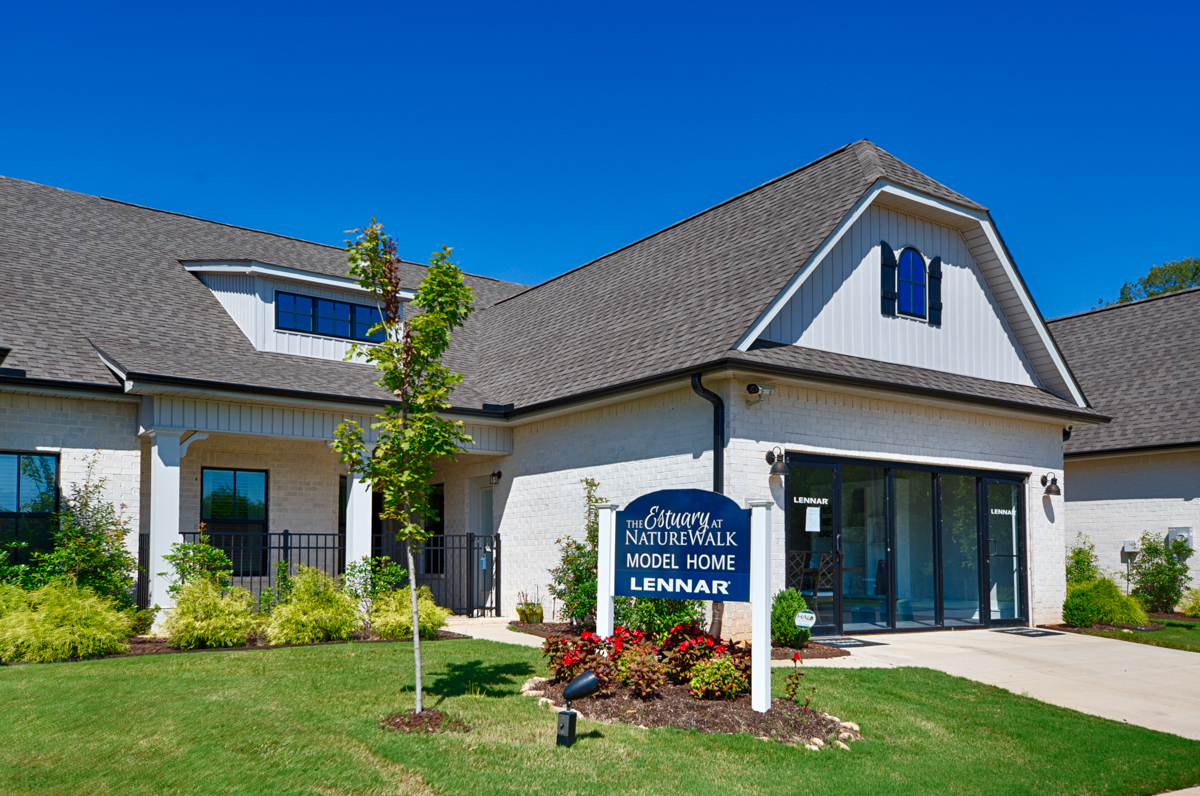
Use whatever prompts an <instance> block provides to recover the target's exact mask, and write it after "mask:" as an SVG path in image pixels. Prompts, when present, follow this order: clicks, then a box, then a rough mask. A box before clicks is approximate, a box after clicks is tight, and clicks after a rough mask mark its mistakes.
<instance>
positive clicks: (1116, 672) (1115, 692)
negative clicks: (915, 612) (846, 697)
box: [774, 630, 1200, 740]
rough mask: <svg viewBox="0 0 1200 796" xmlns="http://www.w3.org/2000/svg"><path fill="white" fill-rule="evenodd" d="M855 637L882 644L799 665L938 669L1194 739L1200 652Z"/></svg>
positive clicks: (974, 638)
mask: <svg viewBox="0 0 1200 796" xmlns="http://www.w3.org/2000/svg"><path fill="white" fill-rule="evenodd" d="M861 638H863V639H864V640H867V641H880V642H883V645H882V646H878V647H857V648H854V649H851V650H850V657H849V658H826V659H822V660H813V661H807V662H806V664H805V665H806V666H821V667H830V668H857V667H885V668H893V667H897V666H920V667H925V668H928V669H937V670H938V671H942V672H946V673H947V674H952V675H956V676H958V677H966V678H968V679H971V680H976V681H978V682H981V683H988V684H989V685H995V686H999V687H1001V688H1004V689H1007V690H1009V691H1012V692H1013V693H1016V694H1024V695H1026V696H1030V697H1033V698H1034V699H1038V700H1041V701H1042V702H1049V703H1050V704H1052V705H1060V706H1062V707H1065V708H1071V709H1072V710H1078V711H1080V712H1083V713H1090V714H1092V715H1094V716H1103V717H1104V718H1106V719H1113V720H1114V721H1124V722H1128V723H1129V724H1138V725H1141V726H1142V727H1149V728H1150V729H1153V730H1161V731H1163V732H1169V733H1174V734H1175V735H1182V736H1183V737H1185V738H1192V739H1195V740H1200V653H1196V652H1185V651H1183V650H1172V649H1165V648H1162V647H1151V646H1149V645H1147V644H1136V643H1133V642H1129V641H1116V640H1114V639H1107V638H1100V637H1097V636H1084V635H1080V634H1078V633H1063V634H1062V635H1057V636H1043V637H1037V638H1034V637H1026V636H1020V635H1016V634H1013V633H999V632H996V631H989V630H965V631H954V632H931V633H906V634H890V635H881V636H875V635H872V636H864V637H861ZM774 665H782V666H791V662H790V661H775V662H774Z"/></svg>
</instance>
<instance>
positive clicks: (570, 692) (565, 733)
mask: <svg viewBox="0 0 1200 796" xmlns="http://www.w3.org/2000/svg"><path fill="white" fill-rule="evenodd" d="M599 690H600V681H599V680H597V679H596V675H595V673H594V672H584V673H583V674H581V675H579V676H578V677H576V678H575V679H574V680H572V681H571V682H569V683H567V687H566V688H564V689H563V699H565V700H566V701H567V709H566V710H564V711H561V712H560V713H559V714H558V745H559V746H570V745H571V744H573V743H575V716H576V713H575V711H573V710H571V702H572V701H574V700H576V699H584V698H585V697H590V696H591V695H592V694H594V693H596V692H597V691H599Z"/></svg>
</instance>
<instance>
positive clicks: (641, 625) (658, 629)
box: [614, 597, 704, 638]
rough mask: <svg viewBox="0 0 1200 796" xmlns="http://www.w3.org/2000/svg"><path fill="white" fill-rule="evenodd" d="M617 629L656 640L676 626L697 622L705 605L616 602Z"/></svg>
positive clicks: (652, 599)
mask: <svg viewBox="0 0 1200 796" xmlns="http://www.w3.org/2000/svg"><path fill="white" fill-rule="evenodd" d="M615 603H616V605H615V608H616V616H615V617H614V618H615V619H616V621H617V624H618V625H621V626H622V627H628V628H633V629H635V630H640V631H642V632H643V633H645V634H646V635H647V636H650V637H652V638H658V637H659V636H662V635H664V634H665V633H667V632H668V631H669V630H670V629H671V628H673V627H675V626H676V625H684V624H689V623H693V622H699V621H700V619H701V618H703V616H704V603H702V602H700V601H699V600H664V599H659V598H656V597H637V598H634V597H626V598H618V599H617V600H616V601H615Z"/></svg>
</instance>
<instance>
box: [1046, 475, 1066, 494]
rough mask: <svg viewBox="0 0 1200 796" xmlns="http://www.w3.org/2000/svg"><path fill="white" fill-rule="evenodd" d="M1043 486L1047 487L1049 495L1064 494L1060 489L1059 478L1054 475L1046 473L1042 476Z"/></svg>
mask: <svg viewBox="0 0 1200 796" xmlns="http://www.w3.org/2000/svg"><path fill="white" fill-rule="evenodd" d="M1042 486H1044V487H1046V494H1047V495H1061V494H1062V490H1061V489H1059V488H1058V476H1056V475H1055V474H1054V473H1046V474H1045V475H1043V476H1042Z"/></svg>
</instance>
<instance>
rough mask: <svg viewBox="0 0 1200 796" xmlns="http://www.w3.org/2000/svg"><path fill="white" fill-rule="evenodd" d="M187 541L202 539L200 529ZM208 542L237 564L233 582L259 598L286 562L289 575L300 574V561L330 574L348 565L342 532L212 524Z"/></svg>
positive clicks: (208, 531)
mask: <svg viewBox="0 0 1200 796" xmlns="http://www.w3.org/2000/svg"><path fill="white" fill-rule="evenodd" d="M182 535H183V541H184V542H186V543H188V544H195V543H197V542H199V541H200V533H199V532H198V531H189V532H187V533H184V534H182ZM206 535H207V536H208V543H209V544H210V545H212V546H213V547H217V548H220V549H221V550H224V551H225V554H226V555H227V556H229V560H230V562H232V564H233V578H232V585H234V586H241V587H242V588H244V589H248V590H249V591H250V593H251V594H253V595H254V596H255V598H257V597H258V596H259V595H260V594H262V592H263V590H264V589H266V588H270V587H274V586H275V576H276V573H277V572H278V571H279V570H280V569H281V567H280V565H281V564H282V565H283V566H284V567H286V571H287V572H288V574H291V575H294V574H296V568H297V567H298V566H299V565H300V564H304V565H305V566H309V567H315V568H317V569H319V570H322V571H323V572H325V574H327V575H330V576H337V575H341V574H342V572H344V571H345V568H346V537H344V536H342V535H341V534H338V533H295V532H293V531H287V530H285V531H283V532H282V533H259V532H257V531H222V530H220V529H219V528H214V527H213V526H212V525H210V526H208V530H207V531H206Z"/></svg>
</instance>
